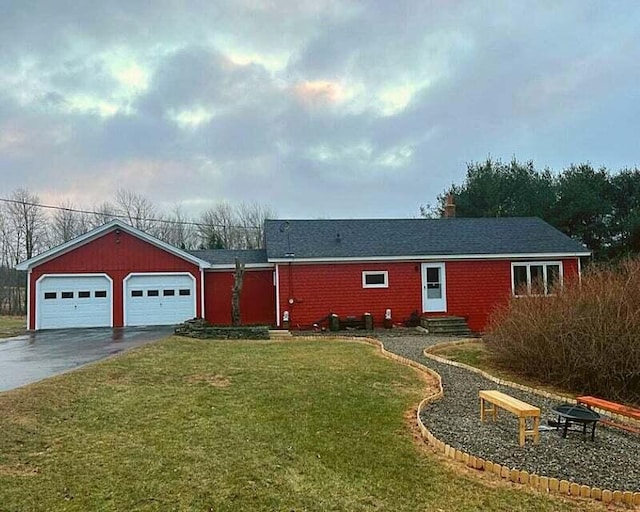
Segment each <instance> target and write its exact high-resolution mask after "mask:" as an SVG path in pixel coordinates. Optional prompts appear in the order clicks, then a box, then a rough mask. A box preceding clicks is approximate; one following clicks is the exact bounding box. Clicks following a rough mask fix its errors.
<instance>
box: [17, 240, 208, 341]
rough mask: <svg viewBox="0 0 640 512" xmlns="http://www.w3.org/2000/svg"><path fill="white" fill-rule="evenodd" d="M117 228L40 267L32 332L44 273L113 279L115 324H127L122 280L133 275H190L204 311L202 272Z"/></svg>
mask: <svg viewBox="0 0 640 512" xmlns="http://www.w3.org/2000/svg"><path fill="white" fill-rule="evenodd" d="M115 231H116V229H115V228H114V230H113V231H109V232H107V233H105V234H104V235H102V236H100V237H99V238H97V239H95V240H93V241H91V242H88V243H87V244H85V245H82V246H80V247H78V248H77V249H74V250H72V251H70V252H68V253H66V254H62V255H60V256H58V257H57V258H54V259H52V260H50V261H46V262H44V263H42V264H41V265H38V266H37V267H35V268H34V269H33V270H32V273H31V289H30V311H31V315H30V319H29V329H35V318H36V297H35V283H36V281H37V280H38V278H39V277H40V276H42V275H43V274H84V273H105V274H107V275H108V276H109V277H111V279H113V323H114V326H115V327H120V326H122V325H123V311H122V281H123V279H124V278H125V277H126V276H127V275H128V274H130V273H132V272H189V273H191V274H192V275H193V276H194V277H195V278H196V294H197V297H198V300H197V306H196V311H197V315H198V316H200V315H201V311H200V309H201V308H200V269H199V268H198V266H197V265H194V264H193V263H190V262H188V261H186V260H183V259H182V258H179V257H178V256H175V255H173V254H171V253H169V252H167V251H164V250H162V249H160V248H158V247H156V246H154V245H151V244H150V243H148V242H145V241H144V240H141V239H139V238H137V237H135V236H133V235H131V234H129V233H127V232H125V231H123V230H120V233H119V234H116V232H115Z"/></svg>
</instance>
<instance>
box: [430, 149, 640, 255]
mask: <svg viewBox="0 0 640 512" xmlns="http://www.w3.org/2000/svg"><path fill="white" fill-rule="evenodd" d="M449 193H451V194H453V195H454V197H455V203H456V216H458V217H529V216H532V217H540V218H542V219H544V220H545V221H546V222H548V223H549V224H551V225H553V226H555V227H556V228H558V229H559V230H561V231H562V232H564V233H566V234H567V235H569V236H571V237H573V238H575V239H576V240H579V241H581V242H582V243H584V244H585V245H586V246H587V247H588V248H589V249H591V250H592V251H593V254H594V258H595V259H598V260H618V259H621V258H623V257H625V256H629V255H632V254H640V170H639V169H637V168H633V169H622V170H620V171H617V172H611V171H610V170H608V169H606V168H604V167H600V168H598V169H596V168H594V167H593V166H591V164H589V163H585V164H578V165H571V166H570V167H568V168H566V169H563V170H562V171H560V172H554V171H553V170H551V169H548V168H546V169H542V170H539V169H536V168H535V167H534V164H533V162H524V163H523V162H518V161H517V160H515V159H514V160H512V161H511V162H509V163H504V162H502V161H500V160H493V159H491V158H489V159H487V160H486V161H485V162H482V163H479V162H472V163H469V164H468V165H467V175H466V178H465V181H464V183H462V184H461V185H456V184H453V185H451V187H450V188H449V189H447V190H445V191H444V192H443V193H442V194H441V195H439V196H438V201H437V204H436V205H435V206H430V205H427V206H423V207H421V209H420V210H421V213H422V215H423V216H426V217H434V216H441V215H442V214H443V213H444V205H445V203H446V197H447V194H449Z"/></svg>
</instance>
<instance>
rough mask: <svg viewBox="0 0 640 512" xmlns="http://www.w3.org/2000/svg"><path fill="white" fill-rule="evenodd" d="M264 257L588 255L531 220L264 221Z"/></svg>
mask: <svg viewBox="0 0 640 512" xmlns="http://www.w3.org/2000/svg"><path fill="white" fill-rule="evenodd" d="M265 240H266V248H267V258H268V259H269V260H271V259H278V258H286V257H295V259H304V258H370V257H410V256H431V255H433V256H436V255H438V256H440V255H442V256H453V255H478V256H480V255H495V254H543V253H544V254H555V253H558V254H560V253H563V254H566V253H569V254H574V253H582V254H585V253H588V252H589V251H588V249H586V248H585V247H584V246H583V245H582V244H581V243H580V242H577V241H576V240H573V239H572V238H570V237H568V236H566V235H565V234H563V233H562V232H560V231H558V230H557V229H556V228H554V227H553V226H551V225H549V224H547V223H546V222H544V221H542V220H541V219H538V218H535V217H517V218H516V217H498V218H452V219H345V220H267V221H266V222H265Z"/></svg>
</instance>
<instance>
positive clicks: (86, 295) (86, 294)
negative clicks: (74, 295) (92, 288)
mask: <svg viewBox="0 0 640 512" xmlns="http://www.w3.org/2000/svg"><path fill="white" fill-rule="evenodd" d="M89 297H91V292H78V298H79V299H88V298H89Z"/></svg>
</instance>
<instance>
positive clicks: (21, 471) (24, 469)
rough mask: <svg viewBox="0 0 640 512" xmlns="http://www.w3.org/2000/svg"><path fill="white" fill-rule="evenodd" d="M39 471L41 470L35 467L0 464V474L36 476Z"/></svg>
mask: <svg viewBox="0 0 640 512" xmlns="http://www.w3.org/2000/svg"><path fill="white" fill-rule="evenodd" d="M38 473H40V470H39V469H38V468H34V467H29V466H7V465H4V464H0V476H36V475H37V474H38Z"/></svg>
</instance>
